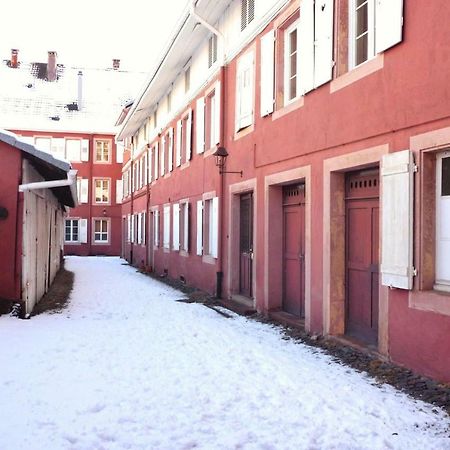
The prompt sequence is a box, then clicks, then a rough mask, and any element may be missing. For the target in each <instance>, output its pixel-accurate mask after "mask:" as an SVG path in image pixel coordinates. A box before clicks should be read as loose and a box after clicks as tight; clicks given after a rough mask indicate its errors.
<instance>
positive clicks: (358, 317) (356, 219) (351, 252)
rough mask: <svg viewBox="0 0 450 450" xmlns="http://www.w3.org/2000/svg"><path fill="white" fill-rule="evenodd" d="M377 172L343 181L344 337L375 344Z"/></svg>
mask: <svg viewBox="0 0 450 450" xmlns="http://www.w3.org/2000/svg"><path fill="white" fill-rule="evenodd" d="M378 243H379V172H378V170H370V171H363V172H357V173H352V174H349V175H348V176H347V180H346V334H348V335H350V336H354V337H356V338H358V339H360V340H362V341H363V342H365V343H367V344H376V343H377V340H378V279H379V255H378Z"/></svg>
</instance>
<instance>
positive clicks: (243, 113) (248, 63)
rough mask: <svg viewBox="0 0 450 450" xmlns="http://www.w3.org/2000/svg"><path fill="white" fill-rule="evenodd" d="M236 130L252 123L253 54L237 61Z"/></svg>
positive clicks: (248, 54) (250, 53)
mask: <svg viewBox="0 0 450 450" xmlns="http://www.w3.org/2000/svg"><path fill="white" fill-rule="evenodd" d="M236 98H237V105H236V116H237V130H238V131H239V130H240V129H242V128H245V127H248V126H249V125H251V124H252V122H253V52H249V53H247V54H246V55H244V56H242V57H241V58H240V59H239V61H238V77H237V95H236Z"/></svg>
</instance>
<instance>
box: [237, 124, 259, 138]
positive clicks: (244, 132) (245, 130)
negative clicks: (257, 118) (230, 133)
mask: <svg viewBox="0 0 450 450" xmlns="http://www.w3.org/2000/svg"><path fill="white" fill-rule="evenodd" d="M254 130H255V124H253V123H252V124H251V125H249V126H247V127H245V128H241V129H240V130H239V131H236V132H235V133H234V140H235V141H237V140H239V139H241V138H243V137H244V136H247V135H248V134H250V133H252V132H253V131H254Z"/></svg>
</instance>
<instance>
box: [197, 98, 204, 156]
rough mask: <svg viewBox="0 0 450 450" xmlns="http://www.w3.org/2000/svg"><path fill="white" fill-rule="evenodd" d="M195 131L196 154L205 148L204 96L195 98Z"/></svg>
mask: <svg viewBox="0 0 450 450" xmlns="http://www.w3.org/2000/svg"><path fill="white" fill-rule="evenodd" d="M195 131H196V140H197V145H196V147H197V148H196V151H197V154H200V153H203V152H204V150H205V98H204V97H200V98H199V99H197V107H196V109H195Z"/></svg>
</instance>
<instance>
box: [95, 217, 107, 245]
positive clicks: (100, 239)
mask: <svg viewBox="0 0 450 450" xmlns="http://www.w3.org/2000/svg"><path fill="white" fill-rule="evenodd" d="M108 228H109V220H108V219H94V242H95V243H96V244H105V243H108V241H109V237H108Z"/></svg>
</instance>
